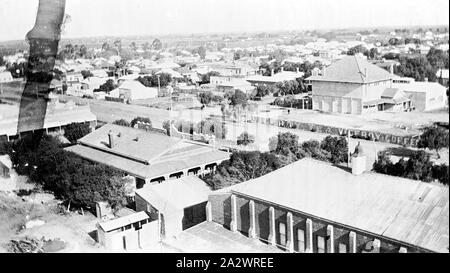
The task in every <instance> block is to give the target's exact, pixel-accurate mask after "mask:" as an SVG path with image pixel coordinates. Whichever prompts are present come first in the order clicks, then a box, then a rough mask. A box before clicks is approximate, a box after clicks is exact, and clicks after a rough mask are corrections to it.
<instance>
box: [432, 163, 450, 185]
mask: <svg viewBox="0 0 450 273" xmlns="http://www.w3.org/2000/svg"><path fill="white" fill-rule="evenodd" d="M448 172H449V170H448V165H445V164H441V165H434V166H433V177H434V178H436V179H438V180H439V182H441V183H442V184H444V185H448V184H449V175H448Z"/></svg>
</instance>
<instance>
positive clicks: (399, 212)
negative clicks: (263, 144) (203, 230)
mask: <svg viewBox="0 0 450 273" xmlns="http://www.w3.org/2000/svg"><path fill="white" fill-rule="evenodd" d="M361 158H362V157H358V159H361ZM363 165H364V164H362V165H361V166H363ZM352 171H353V170H352ZM353 173H354V174H353ZM353 173H351V172H348V171H346V170H344V169H342V168H340V167H336V166H333V165H331V164H329V163H326V162H322V161H317V160H314V159H311V158H304V159H301V160H299V161H297V162H294V163H292V164H290V165H287V166H285V167H283V168H280V169H278V170H275V171H273V172H271V173H269V174H266V175H264V176H261V177H259V178H256V179H252V180H249V181H246V182H243V183H240V184H236V185H233V186H231V187H229V188H225V189H221V190H219V191H215V192H213V193H211V195H210V196H209V201H208V204H207V220H208V221H210V222H214V223H216V224H218V225H219V226H224V227H225V228H227V229H229V230H231V231H232V232H234V233H235V234H236V236H247V237H248V238H252V239H254V240H258V241H263V242H266V243H267V244H268V245H271V246H275V247H278V248H279V249H283V250H285V251H288V252H314V253H325V252H326V253H334V252H339V253H356V252H370V253H386V252H391V253H394V252H402V253H405V252H444V253H448V252H449V209H448V207H449V189H448V187H445V186H441V185H432V184H429V183H424V182H421V181H416V180H409V179H405V178H400V177H395V176H388V175H383V174H376V173H370V172H369V173H368V172H362V173H361V172H353ZM242 234H243V235H242Z"/></svg>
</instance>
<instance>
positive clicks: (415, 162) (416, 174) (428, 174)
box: [406, 151, 433, 182]
mask: <svg viewBox="0 0 450 273" xmlns="http://www.w3.org/2000/svg"><path fill="white" fill-rule="evenodd" d="M432 168H433V163H432V162H431V161H430V155H429V154H427V153H426V152H425V151H417V152H415V153H414V154H413V155H412V156H411V157H410V158H409V160H408V162H407V164H406V177H407V178H410V179H414V180H422V181H424V182H429V181H431V180H433V178H432V175H433V172H432Z"/></svg>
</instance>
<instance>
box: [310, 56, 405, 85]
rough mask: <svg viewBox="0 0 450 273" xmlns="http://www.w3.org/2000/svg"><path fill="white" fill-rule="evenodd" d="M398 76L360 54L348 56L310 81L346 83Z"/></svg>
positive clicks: (374, 80)
mask: <svg viewBox="0 0 450 273" xmlns="http://www.w3.org/2000/svg"><path fill="white" fill-rule="evenodd" d="M396 77H398V76H395V75H392V74H390V73H389V72H388V71H386V70H384V69H382V68H380V67H378V66H376V65H374V64H371V63H369V62H367V60H365V59H363V58H361V57H358V56H347V57H345V58H343V59H341V60H339V61H337V62H335V63H334V64H332V65H330V66H329V67H327V68H326V69H325V75H323V76H311V77H309V78H307V79H306V80H309V81H327V82H346V83H359V84H363V83H371V82H378V81H386V80H389V79H391V78H396Z"/></svg>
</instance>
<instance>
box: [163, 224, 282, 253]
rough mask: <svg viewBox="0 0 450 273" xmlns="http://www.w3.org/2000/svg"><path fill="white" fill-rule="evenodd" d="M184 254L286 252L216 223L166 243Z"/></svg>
mask: <svg viewBox="0 0 450 273" xmlns="http://www.w3.org/2000/svg"><path fill="white" fill-rule="evenodd" d="M164 242H165V243H166V244H168V245H170V246H171V247H174V248H177V249H179V250H180V251H182V252H203V253H217V252H225V253H238V252H239V253H273V252H284V251H282V250H280V249H278V248H277V247H275V246H270V245H267V244H264V243H262V242H260V241H258V240H255V239H251V238H248V237H246V236H244V235H242V234H240V233H235V232H232V231H230V230H228V229H226V228H224V227H223V226H221V225H219V224H216V223H214V222H203V223H200V224H198V225H195V226H193V227H191V228H189V229H186V230H184V231H183V232H181V233H180V234H179V235H177V236H176V238H170V239H166V240H165V241H164Z"/></svg>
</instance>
